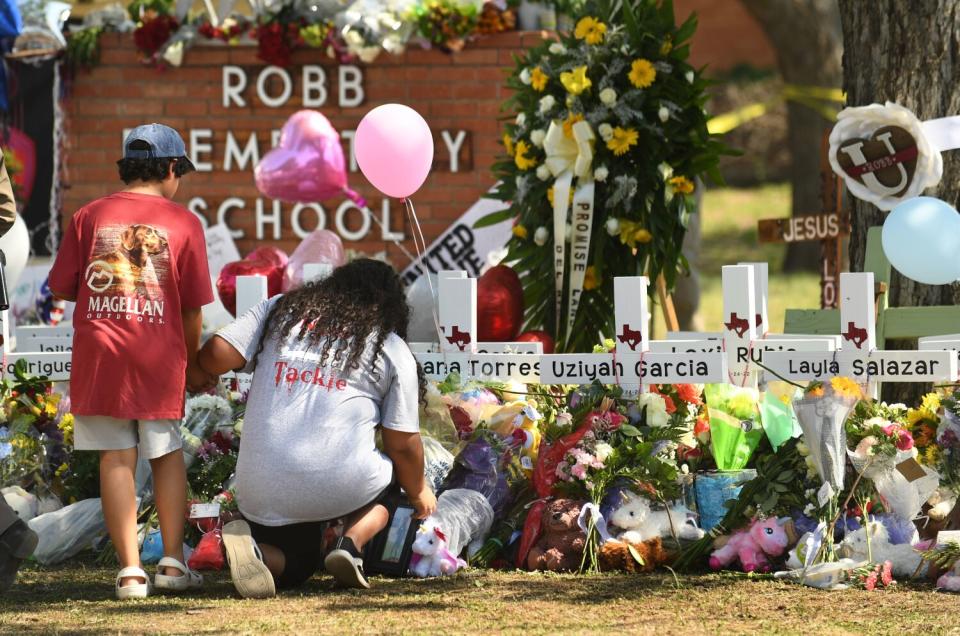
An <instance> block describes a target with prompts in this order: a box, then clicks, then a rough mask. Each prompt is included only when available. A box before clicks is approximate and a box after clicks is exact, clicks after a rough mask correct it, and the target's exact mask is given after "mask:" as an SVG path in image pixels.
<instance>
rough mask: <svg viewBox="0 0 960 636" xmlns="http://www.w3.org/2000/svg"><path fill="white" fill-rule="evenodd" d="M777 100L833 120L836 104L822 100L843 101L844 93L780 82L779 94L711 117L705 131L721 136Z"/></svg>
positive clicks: (762, 111) (831, 89)
mask: <svg viewBox="0 0 960 636" xmlns="http://www.w3.org/2000/svg"><path fill="white" fill-rule="evenodd" d="M781 101H793V102H797V103H798V104H803V105H804V106H806V107H807V108H810V109H812V110H815V111H816V112H818V113H819V114H820V115H821V116H822V117H823V118H824V119H826V120H828V121H834V120H835V119H836V118H837V110H836V107H835V106H831V105H829V104H826V103H824V102H833V103H839V104H843V103H844V102H845V101H846V94H845V93H844V92H843V91H842V90H840V89H839V88H825V87H822V86H798V85H796V84H784V86H783V89H782V90H781V91H780V94H779V95H777V96H776V97H774V98H772V99H770V100H768V101H766V102H755V103H753V104H747V105H746V106H741V107H740V108H737V109H735V110H731V111H729V112H726V113H722V114H720V115H715V116H714V117H711V118H710V120H709V121H708V122H707V130H708V131H709V132H710V134H711V135H723V134H725V133H728V132H730V131H731V130H733V129H735V128H737V127H739V126H741V125H743V124H745V123H747V122H748V121H752V120H754V119H756V118H758V117H762V116H763V115H765V114H767V112H768V111H769V110H770V109H771V108H772V107H773V106H776V105H777V104H778V103H779V102H781Z"/></svg>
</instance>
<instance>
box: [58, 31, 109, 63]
mask: <svg viewBox="0 0 960 636" xmlns="http://www.w3.org/2000/svg"><path fill="white" fill-rule="evenodd" d="M101 33H103V27H88V28H86V29H83V30H82V31H76V32H74V33H71V34H70V36H69V37H68V38H67V53H66V56H67V62H68V63H69V64H70V66H72V67H74V68H76V67H82V68H92V67H94V66H96V65H97V64H99V63H100V34H101Z"/></svg>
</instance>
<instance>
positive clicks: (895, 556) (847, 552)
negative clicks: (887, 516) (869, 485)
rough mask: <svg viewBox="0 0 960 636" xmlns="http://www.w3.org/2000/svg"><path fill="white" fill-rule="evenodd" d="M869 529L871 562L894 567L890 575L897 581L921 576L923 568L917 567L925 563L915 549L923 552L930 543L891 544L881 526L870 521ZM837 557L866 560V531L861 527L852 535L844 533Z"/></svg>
mask: <svg viewBox="0 0 960 636" xmlns="http://www.w3.org/2000/svg"><path fill="white" fill-rule="evenodd" d="M867 527H868V528H869V530H870V552H869V554H870V556H871V557H872V561H873V562H874V563H883V562H884V561H890V563H891V564H892V565H893V574H894V576H896V577H897V578H912V577H913V576H914V575H915V574H922V570H923V568H921V567H920V566H921V565H922V564H923V563H925V562H924V560H923V558H922V557H921V556H920V552H918V550H926V549H927V548H928V547H929V546H930V543H931V542H930V541H924V542H921V543H915V544H912V545H911V544H909V543H901V544H894V543H891V542H890V536H889V534H888V532H887V528H886V526H885V525H884V524H882V523H880V522H878V521H871V522H870V523H869V524H867ZM838 552H839V554H840V555H841V556H844V557H848V558H851V559H854V560H860V561H866V560H868V559H867V530H866V529H864V528H860V529H859V530H856V531H854V532H850V533H847V536H845V537H844V538H843V541H841V542H840V549H839V550H838Z"/></svg>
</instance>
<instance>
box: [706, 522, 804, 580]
mask: <svg viewBox="0 0 960 636" xmlns="http://www.w3.org/2000/svg"><path fill="white" fill-rule="evenodd" d="M786 521H787V520H785V522H786ZM785 522H784V523H785ZM788 542H789V541H788V539H787V532H786V530H785V529H784V527H783V524H782V523H781V522H780V521H778V520H777V519H776V518H775V517H771V518H770V519H767V520H766V521H759V520H757V519H754V520H753V521H751V522H750V525H749V526H747V527H746V528H745V529H743V530H737V531H736V532H734V533H733V534H732V535H730V538H729V539H728V540H727V543H726V545H724V546H723V547H721V548H719V549H718V550H714V551H713V554H712V555H710V567H711V568H712V569H714V570H719V569H720V568H722V567H725V566H727V565H729V564H731V563H733V562H734V561H735V560H737V559H739V560H740V565H741V566H742V567H743V571H744V572H753V571H757V572H769V571H770V562H769V561H768V560H767V557H768V556H771V557H776V556H780V555H781V554H783V552H784V550H786V549H787V543H788Z"/></svg>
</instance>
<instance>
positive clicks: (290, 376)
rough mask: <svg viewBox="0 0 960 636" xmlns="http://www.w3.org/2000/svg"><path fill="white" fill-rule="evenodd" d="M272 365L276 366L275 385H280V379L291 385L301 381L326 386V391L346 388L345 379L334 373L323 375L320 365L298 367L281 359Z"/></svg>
mask: <svg viewBox="0 0 960 636" xmlns="http://www.w3.org/2000/svg"><path fill="white" fill-rule="evenodd" d="M273 366H275V367H276V368H277V375H276V377H275V378H274V383H275V384H276V386H280V382H281V380H282V381H284V382H289V383H290V384H291V385H293V383H294V382H302V383H303V384H308V385H312V386H322V387H326V389H327V391H333V390H334V389H336V390H337V391H343V390H344V389H346V388H347V381H346V380H343V379H341V378H338V377H337V376H335V375H329V376H324V375H323V373H324V372H323V371H322V370H321V369H320V367H314V368H312V369H298V368H297V367H293V366H290V365H289V364H287V363H286V362H283V361H278V362H275V363H274V364H273Z"/></svg>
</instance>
